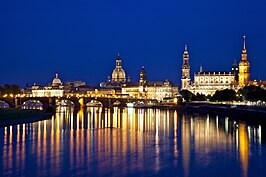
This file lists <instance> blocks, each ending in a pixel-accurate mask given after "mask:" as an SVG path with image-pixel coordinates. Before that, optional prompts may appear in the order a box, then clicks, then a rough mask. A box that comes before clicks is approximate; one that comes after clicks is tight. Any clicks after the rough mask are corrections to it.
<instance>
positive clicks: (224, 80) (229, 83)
mask: <svg viewBox="0 0 266 177" xmlns="http://www.w3.org/2000/svg"><path fill="white" fill-rule="evenodd" d="M234 84H235V75H234V74H232V73H231V72H203V70H202V69H201V71H200V72H198V73H195V74H194V84H193V86H191V88H190V91H191V92H192V93H194V94H197V93H199V94H204V95H213V94H214V93H215V92H216V90H224V89H233V88H234Z"/></svg>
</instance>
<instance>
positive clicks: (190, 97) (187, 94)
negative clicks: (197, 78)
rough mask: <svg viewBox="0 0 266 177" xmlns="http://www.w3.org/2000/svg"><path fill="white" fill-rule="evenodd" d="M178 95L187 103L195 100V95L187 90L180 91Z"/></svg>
mask: <svg viewBox="0 0 266 177" xmlns="http://www.w3.org/2000/svg"><path fill="white" fill-rule="evenodd" d="M179 93H180V94H181V95H182V98H184V99H185V100H186V101H187V102H189V101H193V98H195V95H194V94H193V93H192V92H190V91H188V90H182V91H180V92H179Z"/></svg>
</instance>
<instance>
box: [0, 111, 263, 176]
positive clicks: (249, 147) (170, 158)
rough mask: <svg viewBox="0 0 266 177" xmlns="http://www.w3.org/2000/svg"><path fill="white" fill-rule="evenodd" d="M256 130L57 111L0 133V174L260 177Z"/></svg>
mask: <svg viewBox="0 0 266 177" xmlns="http://www.w3.org/2000/svg"><path fill="white" fill-rule="evenodd" d="M261 132H262V127H261V125H258V126H252V125H247V124H245V123H244V122H235V121H231V120H230V119H228V118H221V117H218V116H216V117H211V116H209V115H205V116H201V115H197V114H195V115H191V114H187V113H184V114H181V113H178V112H177V111H174V110H160V109H134V108H128V109H120V108H114V109H113V110H110V109H104V108H101V107H87V108H83V109H80V110H79V111H78V112H74V111H73V109H71V108H68V107H61V108H60V109H58V110H57V112H56V114H55V116H53V117H52V118H51V119H50V120H44V121H39V122H35V123H29V124H21V125H14V126H9V127H5V128H2V129H0V138H1V142H0V157H1V161H0V172H1V173H2V176H10V175H12V176H80V175H81V176H105V175H106V176H141V175H142V176H153V175H156V176H166V175H168V176H214V175H215V176H217V174H218V176H224V175H228V174H229V176H243V177H246V176H264V175H265V172H264V171H263V170H262V167H261V165H262V164H264V163H266V161H265V160H266V159H265V155H263V152H264V153H265V152H266V151H265V147H264V146H263V144H262V141H261V137H262V135H261Z"/></svg>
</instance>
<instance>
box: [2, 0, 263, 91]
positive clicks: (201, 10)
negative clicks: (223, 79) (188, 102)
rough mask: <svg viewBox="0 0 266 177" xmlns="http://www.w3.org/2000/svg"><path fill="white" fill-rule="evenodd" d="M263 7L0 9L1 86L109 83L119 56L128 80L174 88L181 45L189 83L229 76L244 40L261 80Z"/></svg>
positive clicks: (187, 4) (134, 4) (189, 4)
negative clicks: (206, 74)
mask: <svg viewBox="0 0 266 177" xmlns="http://www.w3.org/2000/svg"><path fill="white" fill-rule="evenodd" d="M265 9H266V2H265V0H257V1H256V2H254V1H248V0H242V1H240V0H237V1H230V0H222V1H212V0H201V1H199V0H178V1H177V0H168V1H159V0H146V1H141V0H134V1H129V0H128V1H125V0H112V1H108V0H76V1H71V0H58V1H52V0H47V1H32V0H29V1H26V2H24V1H16V2H11V1H8V0H3V1H1V2H0V26H1V28H0V59H1V70H0V75H1V78H0V84H1V85H2V84H6V83H10V84H11V83H15V84H19V85H20V86H21V87H24V86H25V85H26V84H27V83H28V84H29V85H32V84H33V83H38V84H41V85H47V84H48V83H50V82H51V81H52V79H53V77H54V76H55V74H56V73H59V77H60V79H61V80H62V81H63V82H66V81H70V80H82V81H85V82H86V83H87V84H90V85H98V84H99V83H100V82H102V81H106V80H107V76H108V75H111V73H112V71H113V69H114V68H115V60H116V58H117V54H118V53H120V56H121V58H122V65H123V68H124V70H125V72H126V75H127V76H128V75H130V76H131V80H132V81H138V79H139V72H140V70H141V66H145V70H146V72H147V79H148V80H159V81H160V80H161V81H163V80H165V79H168V80H170V81H172V82H174V83H176V84H178V86H179V87H180V79H181V66H182V62H183V61H182V54H183V51H184V46H185V44H187V45H188V51H189V54H190V60H189V62H190V65H191V75H193V73H194V72H198V71H199V67H200V65H202V66H203V70H205V71H231V66H232V64H233V62H234V60H236V61H237V63H239V61H240V59H241V50H242V48H243V35H245V36H246V37H247V38H246V42H247V53H248V60H249V62H250V65H251V67H250V73H251V80H254V79H261V80H266V72H265V68H266V64H265V61H266V54H265V51H266V34H265V32H266V21H265V17H266V11H265Z"/></svg>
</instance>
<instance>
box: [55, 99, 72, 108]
mask: <svg viewBox="0 0 266 177" xmlns="http://www.w3.org/2000/svg"><path fill="white" fill-rule="evenodd" d="M56 106H71V107H74V106H75V103H74V102H73V101H72V100H69V99H59V100H57V101H56Z"/></svg>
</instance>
